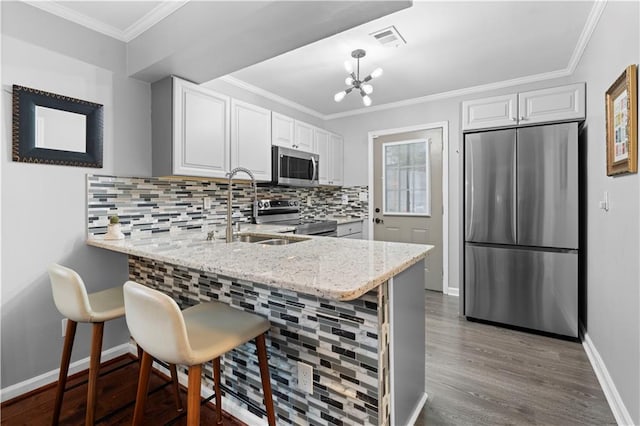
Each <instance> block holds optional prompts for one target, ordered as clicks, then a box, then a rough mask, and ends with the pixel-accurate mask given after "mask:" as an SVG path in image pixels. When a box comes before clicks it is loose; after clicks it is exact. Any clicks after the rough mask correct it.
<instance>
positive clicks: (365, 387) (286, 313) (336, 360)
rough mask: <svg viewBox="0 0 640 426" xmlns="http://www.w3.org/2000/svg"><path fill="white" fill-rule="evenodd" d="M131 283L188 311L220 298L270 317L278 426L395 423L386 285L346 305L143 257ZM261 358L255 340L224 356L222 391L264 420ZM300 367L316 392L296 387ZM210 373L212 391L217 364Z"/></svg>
mask: <svg viewBox="0 0 640 426" xmlns="http://www.w3.org/2000/svg"><path fill="white" fill-rule="evenodd" d="M129 277H130V279H131V280H133V281H136V282H139V283H142V284H145V285H148V286H150V287H152V288H156V289H158V290H160V291H162V292H164V293H166V294H168V295H170V296H172V297H173V298H174V299H175V300H176V301H177V302H178V304H179V305H180V307H181V308H182V309H184V308H186V307H188V306H192V305H194V304H197V303H200V302H208V301H212V300H217V301H220V302H223V303H226V304H229V305H231V306H233V307H235V308H238V309H242V310H245V311H247V312H253V313H257V314H259V315H262V316H264V317H266V318H267V319H268V320H269V321H270V323H271V329H270V330H269V333H268V334H267V350H268V354H269V367H270V374H271V383H272V386H273V397H274V405H275V407H276V414H277V416H278V421H279V422H282V423H284V424H295V425H309V424H335V425H378V424H390V422H389V397H388V396H387V395H386V394H387V393H388V389H389V383H388V377H389V374H388V369H389V356H388V335H387V332H386V330H388V328H389V325H388V310H389V306H388V303H387V300H388V298H387V296H386V292H387V283H385V284H383V285H381V286H379V287H378V288H377V289H375V290H372V291H369V292H368V293H366V294H365V295H363V296H362V297H360V298H358V299H356V300H352V301H346V302H343V301H335V300H329V299H323V298H320V297H315V296H311V295H307V294H303V293H297V292H294V291H289V290H285V289H274V288H270V287H267V286H265V285H262V284H258V283H254V282H249V281H243V280H238V279H235V278H232V277H226V276H222V275H216V274H212V273H203V272H201V271H198V270H196V269H192V268H186V267H182V266H177V265H172V264H170V263H166V262H161V261H155V260H150V259H145V258H141V257H137V256H130V257H129ZM255 352H256V351H255V345H254V344H253V342H249V343H247V344H245V345H242V346H241V347H239V348H237V349H234V350H232V351H231V352H229V353H227V354H226V355H224V356H223V357H222V360H221V366H222V389H223V396H224V397H225V398H232V399H234V400H235V402H237V403H239V404H240V405H242V406H244V407H245V408H246V409H247V410H249V411H250V412H252V413H253V414H255V415H257V416H259V417H264V410H263V407H264V405H263V403H262V387H261V385H260V371H259V369H258V361H257V357H256V355H255ZM298 362H303V363H306V364H308V365H310V366H312V367H313V371H314V376H313V393H311V394H307V393H305V392H303V391H302V390H300V389H299V388H298V383H297V371H298ZM204 371H205V373H204V382H205V386H208V387H209V388H210V389H212V387H213V382H212V379H211V378H212V377H213V372H212V367H211V364H207V365H206V366H205V367H204ZM184 372H185V373H186V370H184ZM385 378H386V379H387V381H386V382H385Z"/></svg>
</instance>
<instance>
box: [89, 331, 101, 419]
mask: <svg viewBox="0 0 640 426" xmlns="http://www.w3.org/2000/svg"><path fill="white" fill-rule="evenodd" d="M103 332H104V323H103V322H94V323H93V329H92V336H91V358H90V360H89V384H88V390H87V415H86V417H85V425H86V426H93V423H94V420H95V416H96V391H97V382H98V372H99V371H100V355H101V352H102V335H103Z"/></svg>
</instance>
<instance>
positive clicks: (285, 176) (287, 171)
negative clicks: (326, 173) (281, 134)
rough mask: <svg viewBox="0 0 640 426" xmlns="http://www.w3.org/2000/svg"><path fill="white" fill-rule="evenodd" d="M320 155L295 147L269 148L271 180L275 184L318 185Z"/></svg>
mask: <svg viewBox="0 0 640 426" xmlns="http://www.w3.org/2000/svg"><path fill="white" fill-rule="evenodd" d="M319 159H320V156H319V155H318V154H312V153H310V152H305V151H298V150H297V149H289V148H283V147H281V146H275V145H274V146H273V147H272V148H271V167H272V175H271V176H272V180H273V183H275V184H276V185H286V186H318V184H319V182H318V170H319V166H318V161H319Z"/></svg>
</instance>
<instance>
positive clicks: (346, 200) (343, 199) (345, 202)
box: [342, 194, 349, 204]
mask: <svg viewBox="0 0 640 426" xmlns="http://www.w3.org/2000/svg"><path fill="white" fill-rule="evenodd" d="M342 204H349V196H348V195H347V194H342Z"/></svg>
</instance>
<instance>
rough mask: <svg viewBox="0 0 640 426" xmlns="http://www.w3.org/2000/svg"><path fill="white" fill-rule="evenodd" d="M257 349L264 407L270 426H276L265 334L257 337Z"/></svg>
mask: <svg viewBox="0 0 640 426" xmlns="http://www.w3.org/2000/svg"><path fill="white" fill-rule="evenodd" d="M256 348H257V349H258V363H259V364H260V379H261V380H262V392H263V393H264V405H265V408H266V409H267V420H268V422H269V426H275V424H276V414H275V411H274V410H273V396H272V395H271V380H270V378H269V362H268V360H267V344H266V342H265V338H264V334H261V335H259V336H258V337H256Z"/></svg>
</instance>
